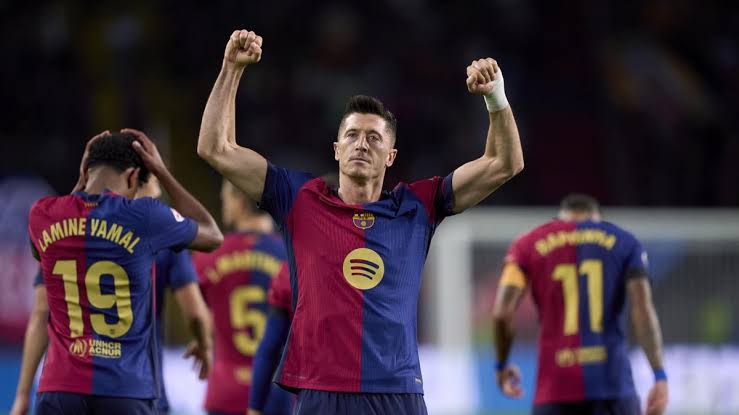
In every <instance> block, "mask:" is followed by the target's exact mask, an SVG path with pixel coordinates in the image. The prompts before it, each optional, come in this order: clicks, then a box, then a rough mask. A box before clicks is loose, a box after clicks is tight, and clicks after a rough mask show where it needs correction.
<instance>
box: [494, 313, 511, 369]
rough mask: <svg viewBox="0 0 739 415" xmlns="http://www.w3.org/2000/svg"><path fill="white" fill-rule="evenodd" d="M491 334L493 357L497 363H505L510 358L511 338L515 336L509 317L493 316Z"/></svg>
mask: <svg viewBox="0 0 739 415" xmlns="http://www.w3.org/2000/svg"><path fill="white" fill-rule="evenodd" d="M493 336H494V343H495V358H496V359H497V362H498V363H505V362H507V361H508V359H509V358H510V355H511V349H512V348H513V339H514V338H515V337H516V334H515V331H514V329H513V322H512V321H511V319H510V318H505V317H503V318H500V317H497V316H496V317H495V318H493Z"/></svg>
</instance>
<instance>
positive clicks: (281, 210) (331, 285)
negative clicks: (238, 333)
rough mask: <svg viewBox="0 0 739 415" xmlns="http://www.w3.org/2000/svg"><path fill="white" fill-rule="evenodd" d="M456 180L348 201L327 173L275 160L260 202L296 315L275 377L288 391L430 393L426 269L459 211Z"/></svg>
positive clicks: (437, 180) (399, 188) (405, 186)
mask: <svg viewBox="0 0 739 415" xmlns="http://www.w3.org/2000/svg"><path fill="white" fill-rule="evenodd" d="M451 179H452V176H451V175H449V176H447V177H446V178H441V177H434V178H431V179H427V180H422V181H418V182H415V183H412V184H405V183H401V184H399V185H398V186H397V187H395V189H394V190H392V191H391V192H383V194H382V196H381V198H380V200H379V201H377V202H373V203H367V204H364V205H348V204H346V203H344V202H343V201H342V200H341V199H340V198H339V197H338V194H337V193H336V191H335V190H334V189H331V188H330V187H329V186H327V184H326V183H325V182H324V181H323V180H322V179H320V178H313V177H312V176H311V175H310V174H307V173H296V172H292V171H289V170H286V169H283V168H279V167H276V166H274V165H272V164H269V166H268V168H267V176H266V179H265V186H264V192H263V194H262V200H261V203H260V206H261V207H262V208H263V209H265V210H267V211H268V212H269V213H270V214H271V215H272V217H273V218H274V219H275V221H276V222H277V223H278V225H279V226H280V228H281V229H282V233H283V237H284V238H285V241H286V246H287V250H288V260H289V264H290V283H291V288H292V295H293V309H294V310H295V314H294V316H293V321H292V324H291V328H290V334H289V336H288V342H287V347H286V348H285V351H284V352H283V356H282V361H281V362H280V367H279V369H278V372H277V374H276V375H275V377H276V381H277V382H278V383H279V384H281V385H283V386H285V387H288V388H295V389H317V390H325V391H337V392H374V393H422V392H423V380H422V377H421V368H420V365H419V361H418V345H417V338H416V326H417V315H416V314H417V306H418V296H419V291H420V288H421V272H422V269H423V264H424V262H425V259H426V255H427V253H428V248H429V244H430V242H431V237H432V235H433V233H434V231H435V229H436V227H437V225H439V223H440V222H441V220H442V219H443V218H444V217H445V216H448V215H450V214H451V212H452V207H453V202H454V200H453V193H452V190H451V189H452V185H451Z"/></svg>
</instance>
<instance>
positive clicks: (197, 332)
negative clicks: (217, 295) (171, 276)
mask: <svg viewBox="0 0 739 415" xmlns="http://www.w3.org/2000/svg"><path fill="white" fill-rule="evenodd" d="M174 296H175V299H176V300H177V304H178V305H179V306H180V309H181V310H182V313H183V315H184V317H185V321H186V323H187V327H188V328H189V329H190V333H191V334H192V336H193V338H194V340H193V341H192V342H191V343H190V344H189V345H188V346H187V351H186V353H185V357H190V356H192V357H193V358H194V359H195V366H196V367H197V368H198V376H199V377H200V379H206V378H207V377H208V373H210V369H211V367H212V365H213V339H212V328H213V325H212V322H211V316H210V312H209V311H208V307H207V306H206V305H205V300H203V296H202V294H201V293H200V288H198V284H197V283H195V282H191V283H189V284H186V285H184V286H182V287H180V288H178V289H177V290H175V292H174Z"/></svg>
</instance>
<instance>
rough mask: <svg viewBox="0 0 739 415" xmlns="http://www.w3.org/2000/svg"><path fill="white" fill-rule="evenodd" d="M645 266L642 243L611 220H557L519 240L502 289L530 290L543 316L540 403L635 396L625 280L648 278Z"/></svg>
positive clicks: (510, 251)
mask: <svg viewBox="0 0 739 415" xmlns="http://www.w3.org/2000/svg"><path fill="white" fill-rule="evenodd" d="M646 268H647V264H646V254H645V253H644V250H643V249H642V247H641V245H640V244H639V242H638V241H637V240H636V238H634V236H633V235H631V234H630V233H628V232H626V231H624V230H623V229H621V228H619V227H618V226H616V225H614V224H612V223H609V222H592V221H584V222H565V221H560V220H554V221H551V222H549V223H547V224H544V225H542V226H540V227H538V228H536V229H534V230H533V231H531V232H529V233H527V234H525V235H523V236H522V237H520V238H519V239H518V240H517V241H515V242H514V243H513V245H512V246H511V248H510V250H509V251H508V255H507V256H506V267H505V269H504V272H503V277H502V281H501V284H502V285H515V286H519V287H522V288H524V287H529V288H530V289H531V295H532V298H533V300H534V303H535V304H536V308H537V310H538V312H539V320H540V323H541V334H540V338H539V364H538V367H539V372H538V377H537V386H536V398H535V403H537V404H543V403H554V402H573V401H583V400H593V399H616V398H626V397H631V396H634V395H635V394H636V392H635V390H634V383H633V379H632V375H631V368H630V366H629V360H628V355H627V344H626V335H625V314H626V313H625V301H626V281H627V280H628V279H629V278H643V277H646V276H647V271H646Z"/></svg>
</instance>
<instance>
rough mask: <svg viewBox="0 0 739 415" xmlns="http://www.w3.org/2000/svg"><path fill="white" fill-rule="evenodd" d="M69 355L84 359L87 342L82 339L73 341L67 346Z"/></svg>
mask: <svg viewBox="0 0 739 415" xmlns="http://www.w3.org/2000/svg"><path fill="white" fill-rule="evenodd" d="M69 353H72V354H73V355H75V356H77V357H85V356H86V355H87V342H86V341H84V340H82V339H75V341H73V342H72V343H70V344H69Z"/></svg>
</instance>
